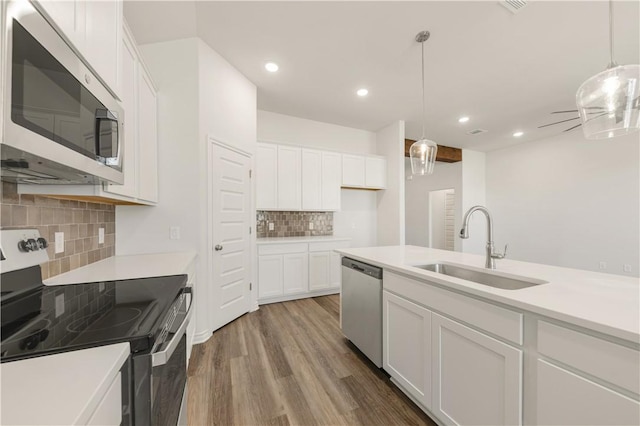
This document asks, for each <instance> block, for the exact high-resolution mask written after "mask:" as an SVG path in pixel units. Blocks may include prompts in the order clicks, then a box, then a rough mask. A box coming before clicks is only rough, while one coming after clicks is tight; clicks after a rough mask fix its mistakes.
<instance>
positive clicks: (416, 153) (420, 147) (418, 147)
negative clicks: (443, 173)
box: [409, 139, 438, 176]
mask: <svg viewBox="0 0 640 426" xmlns="http://www.w3.org/2000/svg"><path fill="white" fill-rule="evenodd" d="M437 154H438V145H437V144H436V143H435V142H433V141H430V140H428V139H420V140H419V141H416V142H414V143H413V144H412V145H411V147H410V148H409V157H410V158H411V173H412V174H414V175H423V176H424V175H430V174H432V173H433V168H434V166H435V164H436V155H437Z"/></svg>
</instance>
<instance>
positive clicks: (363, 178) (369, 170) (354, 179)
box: [342, 154, 387, 189]
mask: <svg viewBox="0 0 640 426" xmlns="http://www.w3.org/2000/svg"><path fill="white" fill-rule="evenodd" d="M342 186H343V187H347V188H365V189H384V188H386V186H387V160H386V159H385V158H384V157H373V156H363V155H354V154H343V155H342Z"/></svg>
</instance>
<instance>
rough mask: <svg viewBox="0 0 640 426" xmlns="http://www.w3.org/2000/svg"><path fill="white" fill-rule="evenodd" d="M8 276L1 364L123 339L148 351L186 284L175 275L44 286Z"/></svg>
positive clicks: (184, 278)
mask: <svg viewBox="0 0 640 426" xmlns="http://www.w3.org/2000/svg"><path fill="white" fill-rule="evenodd" d="M34 268H38V270H37V272H38V274H36V273H33V274H31V276H36V275H39V272H40V270H39V267H37V266H36V267H34ZM25 276H27V275H23V278H24V277H25ZM9 278H10V277H6V276H5V274H3V276H2V282H1V283H0V285H1V286H2V292H3V293H7V294H3V300H2V306H1V308H0V309H1V310H0V315H1V317H2V330H1V338H2V342H1V343H0V360H1V361H2V362H5V361H13V360H17V359H22V358H29V357H33V356H40V355H46V354H51V353H57V352H65V351H69V350H75V349H82V348H87V347H92V346H100V345H107V344H112V343H118V342H127V341H128V342H130V344H131V351H132V352H143V351H148V350H150V349H151V347H152V346H153V343H154V341H155V338H156V336H157V333H158V332H159V327H160V324H161V323H162V320H163V319H164V317H165V315H166V312H167V309H168V308H169V306H170V305H171V304H172V303H173V301H174V300H175V299H176V297H178V295H179V294H180V293H181V292H182V291H184V287H185V285H186V282H187V276H186V275H175V276H168V277H155V278H142V279H134V280H123V281H107V282H95V283H87V284H74V285H65V286H55V287H53V286H51V287H50V286H44V285H42V283H41V282H36V283H33V282H30V283H22V286H20V285H19V284H16V283H15V282H12V280H11V279H9ZM15 288H21V290H20V291H15V290H14V289H15ZM25 289H26V290H25ZM7 295H8V296H7Z"/></svg>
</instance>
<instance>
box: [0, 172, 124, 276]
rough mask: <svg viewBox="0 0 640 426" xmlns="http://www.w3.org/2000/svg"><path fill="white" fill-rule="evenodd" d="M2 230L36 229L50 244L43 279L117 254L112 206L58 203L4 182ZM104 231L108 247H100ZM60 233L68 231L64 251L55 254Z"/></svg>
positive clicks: (0, 225)
mask: <svg viewBox="0 0 640 426" xmlns="http://www.w3.org/2000/svg"><path fill="white" fill-rule="evenodd" d="M1 206H2V210H1V211H0V228H2V229H23V228H36V229H38V231H40V235H42V236H43V237H44V238H46V239H47V241H49V247H48V248H47V253H48V254H49V262H47V263H44V264H42V265H40V266H41V267H42V279H47V278H49V277H52V276H54V275H58V274H61V273H63V272H68V271H70V270H72V269H76V268H79V267H81V266H85V265H88V264H90V263H93V262H97V261H99V260H102V259H106V258H107V257H111V256H113V255H114V254H115V247H116V210H115V206H113V205H110V204H101V203H91V202H84V201H73V200H58V199H55V198H48V197H42V196H39V195H28V194H18V193H17V185H16V184H14V183H9V182H2V205H1ZM99 228H104V233H105V236H104V244H98V229H99ZM56 232H64V240H65V241H64V252H62V253H58V254H55V253H54V251H55V250H54V245H55V244H54V242H55V236H54V234H55V233H56Z"/></svg>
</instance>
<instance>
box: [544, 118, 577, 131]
mask: <svg viewBox="0 0 640 426" xmlns="http://www.w3.org/2000/svg"><path fill="white" fill-rule="evenodd" d="M579 119H580V117H573V118H569V119H567V120H560V121H556V122H555V123H549V124H545V125H542V126H538V129H542V128H543V127H549V126H553V125H555V124H560V123H566V122H567V121H573V120H579Z"/></svg>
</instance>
